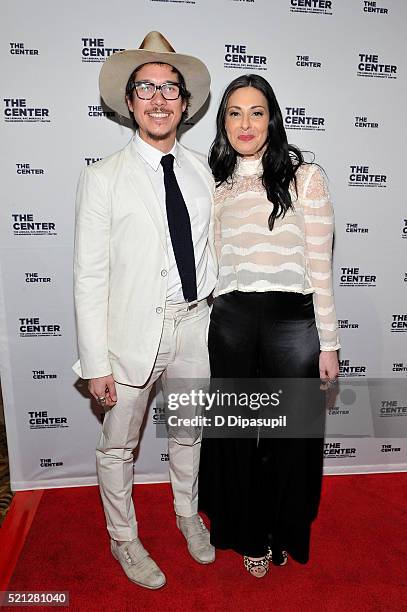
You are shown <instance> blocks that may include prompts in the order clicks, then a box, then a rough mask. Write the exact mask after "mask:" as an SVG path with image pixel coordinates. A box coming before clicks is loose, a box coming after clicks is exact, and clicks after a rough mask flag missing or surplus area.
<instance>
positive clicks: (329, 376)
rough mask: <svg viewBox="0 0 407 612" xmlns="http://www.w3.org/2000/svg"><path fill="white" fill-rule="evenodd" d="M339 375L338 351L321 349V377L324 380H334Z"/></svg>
mask: <svg viewBox="0 0 407 612" xmlns="http://www.w3.org/2000/svg"><path fill="white" fill-rule="evenodd" d="M338 376H339V361H338V353H337V351H321V352H320V354H319V377H320V379H321V380H323V381H326V380H328V381H334V380H335V379H336V378H338Z"/></svg>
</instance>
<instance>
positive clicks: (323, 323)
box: [302, 166, 340, 351]
mask: <svg viewBox="0 0 407 612" xmlns="http://www.w3.org/2000/svg"><path fill="white" fill-rule="evenodd" d="M302 205H303V211H304V221H305V244H306V253H307V266H308V270H309V273H310V277H311V282H312V286H313V288H314V294H313V300H314V310H315V321H316V325H317V329H318V334H319V341H320V346H321V351H335V350H336V349H338V348H340V344H339V339H338V322H337V318H336V312H335V305H334V297H333V287H332V239H333V230H334V213H333V208H332V204H331V201H330V196H329V192H328V188H327V185H326V183H325V180H324V177H323V175H322V172H321V170H320V169H319V167H318V166H312V168H311V169H310V176H309V178H308V180H306V182H305V185H304V197H303V201H302Z"/></svg>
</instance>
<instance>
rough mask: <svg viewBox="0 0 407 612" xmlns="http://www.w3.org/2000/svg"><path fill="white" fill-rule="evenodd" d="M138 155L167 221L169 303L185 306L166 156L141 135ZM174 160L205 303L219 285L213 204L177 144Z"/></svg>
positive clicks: (137, 142) (199, 289)
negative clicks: (210, 241)
mask: <svg viewBox="0 0 407 612" xmlns="http://www.w3.org/2000/svg"><path fill="white" fill-rule="evenodd" d="M133 142H134V146H135V149H136V151H137V154H138V155H139V157H140V158H141V160H142V161H143V162H144V166H145V169H146V173H147V176H148V178H149V179H150V181H151V183H152V186H153V189H154V191H155V193H156V195H157V198H158V201H159V203H160V207H161V211H162V214H163V218H164V224H165V233H166V238H167V249H168V259H169V270H168V291H167V303H170V304H180V303H182V302H185V298H184V295H183V293H182V284H181V279H180V276H179V272H178V268H177V263H176V261H175V256H174V249H173V248H172V242H171V236H170V231H169V227H168V220H167V210H166V206H165V187H164V172H163V168H162V166H161V158H162V157H163V153H162V152H161V151H159V150H158V149H156V148H155V147H153V146H151V145H150V144H148V143H147V142H145V141H144V140H143V139H142V138H141V137H140V135H139V133H138V132H137V133H136V135H135V137H134V140H133ZM169 153H171V154H172V155H173V156H174V158H175V159H174V172H175V176H176V178H177V181H178V185H179V187H180V189H181V192H182V195H183V198H184V201H185V204H186V207H187V209H188V213H189V218H190V220H191V233H192V243H193V247H194V254H195V267H196V285H197V296H198V300H202V299H204V298H206V297H208V295H209V294H210V293H211V292H212V290H213V288H214V286H215V283H216V272H215V265H214V262H213V260H212V256H211V253H210V250H209V245H208V231H209V221H210V216H211V206H212V202H211V199H210V197H208V187H207V185H206V184H205V183H204V181H203V179H202V178H201V177H200V176H199V175H198V174H197V173H196V171H195V169H194V167H193V165H192V164H191V163H190V162H189V161H188V159H186V158H185V156H184V155H183V154H182V150H181V148H180V147H178V143H177V142H175V144H174V146H173V147H172V149H171V151H169Z"/></svg>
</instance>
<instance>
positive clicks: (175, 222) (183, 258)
mask: <svg viewBox="0 0 407 612" xmlns="http://www.w3.org/2000/svg"><path fill="white" fill-rule="evenodd" d="M161 165H162V167H163V169H164V186H165V205H166V208H167V219H168V227H169V230H170V236H171V243H172V248H173V249H174V255H175V261H176V262H177V268H178V272H179V275H180V278H181V284H182V293H183V294H184V298H185V299H186V301H187V302H194V301H195V300H196V299H197V290H196V269H195V256H194V247H193V244H192V232H191V221H190V218H189V213H188V209H187V207H186V204H185V201H184V198H183V197H182V193H181V189H180V188H179V185H178V182H177V179H176V177H175V174H174V168H173V166H174V156H173V155H171V153H170V154H169V155H164V157H162V158H161Z"/></svg>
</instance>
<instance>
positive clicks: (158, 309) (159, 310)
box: [155, 306, 163, 314]
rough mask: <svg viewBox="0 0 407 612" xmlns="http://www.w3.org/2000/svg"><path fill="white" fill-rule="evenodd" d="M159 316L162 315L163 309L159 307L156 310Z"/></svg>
mask: <svg viewBox="0 0 407 612" xmlns="http://www.w3.org/2000/svg"><path fill="white" fill-rule="evenodd" d="M155 311H156V313H157V314H161V313H162V311H163V309H162V308H161V306H157V308H156V309H155Z"/></svg>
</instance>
